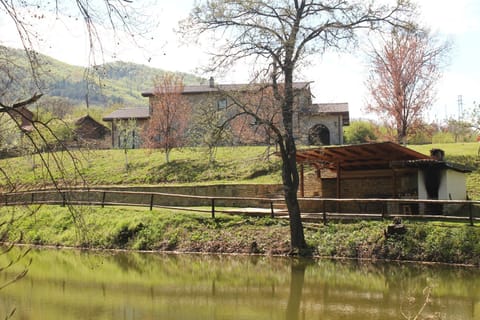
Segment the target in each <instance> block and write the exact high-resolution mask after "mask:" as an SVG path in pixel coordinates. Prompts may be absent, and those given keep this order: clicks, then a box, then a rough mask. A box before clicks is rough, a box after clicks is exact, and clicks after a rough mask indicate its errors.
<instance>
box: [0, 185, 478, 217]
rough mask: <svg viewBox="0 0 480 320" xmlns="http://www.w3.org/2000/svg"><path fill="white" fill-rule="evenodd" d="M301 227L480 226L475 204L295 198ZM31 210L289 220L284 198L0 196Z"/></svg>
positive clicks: (91, 192) (95, 192)
mask: <svg viewBox="0 0 480 320" xmlns="http://www.w3.org/2000/svg"><path fill="white" fill-rule="evenodd" d="M299 202H300V207H301V211H302V219H303V220H304V221H315V222H323V223H324V224H326V223H328V221H330V220H370V219H387V218H391V217H394V216H395V217H403V218H407V219H411V220H413V219H415V220H417V219H419V220H420V219H428V220H439V221H464V222H468V223H469V224H470V225H474V224H475V223H476V222H478V221H480V201H471V200H417V199H376V198H375V199H373V198H370V199H336V198H299ZM33 204H49V205H62V206H66V205H92V206H101V207H105V206H139V207H147V208H149V209H150V210H153V208H167V209H175V210H183V211H194V212H207V213H210V214H211V216H212V218H215V213H217V212H219V213H228V214H244V215H255V216H270V217H272V218H274V217H281V218H285V217H288V212H287V210H286V206H285V201H284V199H283V198H255V197H215V196H192V195H185V194H172V193H161V192H139V191H118V190H108V189H80V188H72V189H60V190H57V189H46V190H30V191H22V192H11V193H0V205H4V206H20V205H33Z"/></svg>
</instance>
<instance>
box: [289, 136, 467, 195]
mask: <svg viewBox="0 0 480 320" xmlns="http://www.w3.org/2000/svg"><path fill="white" fill-rule="evenodd" d="M432 151H433V150H432ZM435 151H438V150H435ZM296 158H297V163H298V164H299V165H300V186H299V193H300V196H301V197H322V198H399V199H444V200H451V199H455V200H464V199H465V198H466V186H465V185H466V183H465V173H467V172H470V170H469V168H466V167H465V166H461V165H458V164H453V163H449V162H446V161H443V158H441V159H439V158H436V157H433V156H428V155H425V154H422V153H419V152H417V151H415V150H412V149H409V148H407V147H404V146H401V145H399V144H396V143H393V142H382V143H366V144H358V145H347V146H331V147H322V148H315V149H306V150H299V151H297V154H296ZM306 165H308V166H309V167H310V168H313V170H307V168H306V167H305V166H306Z"/></svg>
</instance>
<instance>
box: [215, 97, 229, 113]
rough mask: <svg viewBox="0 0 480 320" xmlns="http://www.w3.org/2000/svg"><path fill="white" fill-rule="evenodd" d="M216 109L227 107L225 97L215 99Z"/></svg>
mask: <svg viewBox="0 0 480 320" xmlns="http://www.w3.org/2000/svg"><path fill="white" fill-rule="evenodd" d="M217 108H218V110H223V109H226V108H227V99H225V98H223V99H220V100H218V101H217Z"/></svg>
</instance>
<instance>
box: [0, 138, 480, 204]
mask: <svg viewBox="0 0 480 320" xmlns="http://www.w3.org/2000/svg"><path fill="white" fill-rule="evenodd" d="M408 147H409V148H411V149H414V150H416V151H419V152H421V153H424V154H429V152H430V150H431V149H433V148H440V149H443V150H444V151H445V154H446V160H447V161H452V162H457V163H460V164H466V165H468V166H470V167H472V168H474V171H473V172H472V173H471V174H469V175H468V177H467V190H468V194H469V197H470V198H472V199H480V172H479V170H478V168H479V167H480V165H479V158H478V155H477V154H478V148H479V144H478V143H475V142H473V143H451V144H428V145H410V146H408ZM300 148H301V147H299V149H300ZM274 151H275V150H274V149H270V150H268V152H267V148H266V147H263V146H247V147H244V146H242V147H219V148H218V149H217V151H216V154H215V162H214V163H209V162H208V154H207V153H206V150H205V149H202V148H184V149H175V150H173V151H172V152H171V154H170V162H169V163H166V162H165V154H164V153H163V152H161V151H158V150H155V151H151V150H145V149H136V150H128V151H127V152H126V153H125V152H124V150H90V151H73V152H72V153H71V155H73V159H75V164H76V166H77V170H74V166H73V161H72V157H71V156H69V154H67V153H57V154H56V155H57V159H54V158H53V157H52V156H50V155H48V154H47V155H45V157H44V159H45V161H46V162H47V163H48V164H49V166H50V167H51V168H53V170H52V174H53V176H54V177H55V178H58V179H59V180H60V181H61V183H65V184H68V185H71V184H76V185H79V184H80V185H83V184H88V185H161V184H176V185H192V184H233V183H234V184H244V183H255V184H279V183H281V163H280V162H281V161H280V158H279V157H278V156H276V155H275V154H274ZM267 155H269V157H267ZM58 159H59V160H60V161H58ZM58 163H59V164H60V166H59V167H61V168H62V169H61V170H58V169H55V168H56V167H57V164H58ZM0 168H2V169H3V170H4V171H5V172H7V173H8V175H9V178H10V180H11V182H12V183H14V184H17V185H22V186H27V185H28V186H32V185H37V186H39V185H43V184H45V183H47V184H50V179H49V177H48V172H47V170H46V169H45V165H44V164H43V163H42V162H41V159H40V157H39V156H38V155H35V156H26V157H20V158H11V159H3V160H0ZM307 170H308V169H307ZM5 184H6V180H5V177H4V176H3V175H0V188H2V185H5Z"/></svg>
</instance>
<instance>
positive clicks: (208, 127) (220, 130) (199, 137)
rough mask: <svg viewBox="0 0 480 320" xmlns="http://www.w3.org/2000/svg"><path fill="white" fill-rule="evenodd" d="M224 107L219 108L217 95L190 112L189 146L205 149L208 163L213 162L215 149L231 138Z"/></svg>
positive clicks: (200, 103)
mask: <svg viewBox="0 0 480 320" xmlns="http://www.w3.org/2000/svg"><path fill="white" fill-rule="evenodd" d="M225 113H226V107H225V108H219V107H218V104H217V95H216V94H212V95H209V96H208V97H206V98H205V99H202V100H201V101H200V102H198V103H197V104H196V107H195V108H194V110H192V114H193V115H192V120H193V121H192V125H191V127H190V128H189V129H188V130H187V134H188V137H189V140H190V142H191V144H193V145H200V146H204V147H206V148H207V154H208V162H209V164H213V163H214V162H215V153H216V151H217V147H218V146H221V145H224V144H225V143H226V142H227V141H230V140H231V138H232V131H231V128H230V126H229V124H228V123H227V122H225V119H226V115H225Z"/></svg>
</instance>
